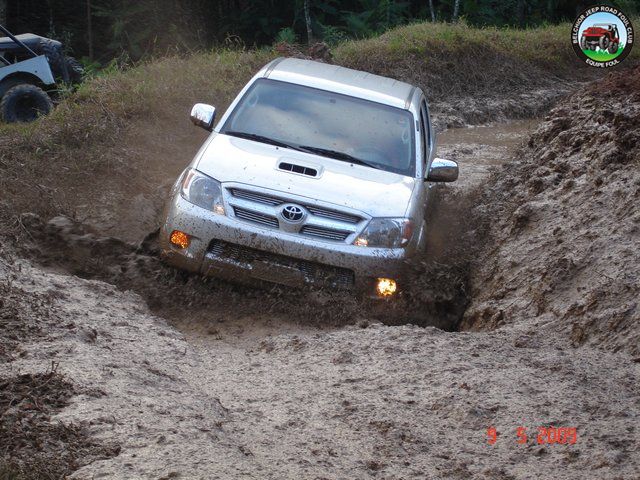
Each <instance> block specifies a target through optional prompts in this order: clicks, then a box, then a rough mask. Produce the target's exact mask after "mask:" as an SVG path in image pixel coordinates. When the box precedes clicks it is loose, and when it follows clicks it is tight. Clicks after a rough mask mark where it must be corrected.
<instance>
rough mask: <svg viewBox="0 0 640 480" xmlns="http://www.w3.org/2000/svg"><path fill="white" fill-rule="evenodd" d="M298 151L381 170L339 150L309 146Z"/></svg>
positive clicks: (302, 146)
mask: <svg viewBox="0 0 640 480" xmlns="http://www.w3.org/2000/svg"><path fill="white" fill-rule="evenodd" d="M298 149H299V150H302V151H304V152H311V153H319V154H321V155H326V156H327V157H331V158H335V159H336V160H344V161H346V162H351V163H355V164H356V165H364V166H365V167H371V168H375V169H378V170H380V167H379V166H377V165H375V164H373V163H369V162H365V161H364V160H360V159H359V158H356V157H354V156H352V155H349V154H348V153H344V152H338V151H337V150H330V149H328V148H320V147H311V146H309V145H299V146H298Z"/></svg>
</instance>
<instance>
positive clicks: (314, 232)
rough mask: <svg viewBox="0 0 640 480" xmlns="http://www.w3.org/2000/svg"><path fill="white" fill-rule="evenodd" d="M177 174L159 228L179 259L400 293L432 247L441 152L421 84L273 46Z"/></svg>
mask: <svg viewBox="0 0 640 480" xmlns="http://www.w3.org/2000/svg"><path fill="white" fill-rule="evenodd" d="M191 119H192V121H193V122H194V123H195V124H196V125H199V126H201V127H203V128H205V129H206V130H208V131H210V132H211V135H210V136H209V137H208V139H207V140H206V141H205V143H204V145H203V146H202V148H201V149H200V151H199V152H198V154H197V155H196V156H195V158H194V159H193V161H192V162H191V164H190V165H189V166H188V167H187V168H186V170H185V171H184V172H183V173H182V175H180V177H179V178H178V180H177V182H176V183H175V186H174V187H173V190H172V192H171V198H170V201H169V203H168V206H167V208H166V213H165V219H164V224H163V226H162V228H161V232H160V244H161V248H162V256H163V258H164V259H165V260H166V261H167V262H168V263H170V264H172V265H174V266H176V267H179V268H182V269H186V270H190V271H193V272H199V273H201V274H203V275H211V276H216V277H222V278H226V279H230V280H232V281H240V282H251V281H266V282H273V283H279V284H283V285H287V286H291V287H298V286H304V285H314V286H319V287H324V288H335V289H354V290H359V291H362V292H364V293H365V294H366V295H372V296H379V297H390V296H392V295H394V294H395V293H396V292H397V291H398V289H399V288H400V287H401V286H402V279H403V271H404V270H405V267H406V265H407V263H408V262H411V260H412V258H414V257H415V256H416V254H418V253H419V252H420V250H421V249H423V248H424V244H425V236H426V235H425V230H426V229H427V228H429V227H428V225H426V222H425V212H426V209H427V208H428V207H429V206H430V199H429V197H430V192H431V191H432V188H431V187H432V186H433V185H434V182H451V181H454V180H456V179H457V177H458V166H457V164H456V163H455V162H452V161H447V160H441V159H438V158H435V150H436V141H435V133H434V132H433V130H432V127H431V121H430V117H429V109H428V107H427V102H426V100H425V96H424V94H423V93H422V91H421V90H420V89H419V88H417V87H415V86H412V85H409V84H407V83H403V82H399V81H396V80H392V79H390V78H384V77H380V76H376V75H372V74H369V73H365V72H359V71H356V70H350V69H348V68H344V67H339V66H335V65H327V64H324V63H318V62H314V61H310V60H300V59H293V58H287V59H282V58H279V59H276V60H274V61H272V62H271V63H269V64H268V65H266V66H265V67H263V68H262V69H261V70H260V71H259V72H258V73H257V74H256V75H255V76H254V77H253V78H252V79H251V80H250V81H249V83H248V84H247V85H246V86H245V87H244V88H243V89H242V91H241V92H240V93H239V95H238V96H237V98H236V99H235V100H234V101H233V103H232V104H231V105H230V106H229V108H228V110H227V111H226V112H225V114H224V115H223V116H222V118H221V119H220V121H219V122H218V123H217V125H216V126H215V128H214V121H215V108H214V107H212V106H210V105H205V104H197V105H195V106H194V107H193V110H192V112H191Z"/></svg>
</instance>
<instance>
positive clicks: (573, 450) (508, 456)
mask: <svg viewBox="0 0 640 480" xmlns="http://www.w3.org/2000/svg"><path fill="white" fill-rule="evenodd" d="M563 115H564V116H563ZM557 116H558V117H559V118H566V116H567V115H566V114H563V113H560V114H557ZM550 121H553V119H552V120H550ZM563 121H566V120H563ZM534 127H535V124H533V123H529V122H519V123H516V124H511V125H509V126H504V125H497V126H491V127H478V128H475V129H471V130H457V131H449V132H447V133H445V134H444V135H443V138H442V139H441V143H442V149H441V153H440V154H441V155H442V156H443V157H445V158H447V157H450V158H453V159H456V160H458V161H460V163H461V174H462V178H463V179H464V178H465V174H466V173H468V175H467V179H466V180H463V181H462V182H461V184H460V185H459V186H456V187H453V188H449V189H448V190H447V194H446V195H445V200H446V198H453V199H457V200H460V199H465V198H467V197H469V195H467V193H468V192H471V191H473V189H474V188H476V187H482V186H483V185H486V184H487V182H488V179H487V176H488V173H489V172H488V168H487V167H488V166H491V165H495V166H497V165H498V164H499V163H502V162H503V161H508V160H509V159H511V158H512V157H513V155H514V149H515V148H516V147H517V145H518V144H519V143H521V141H522V140H523V139H525V138H528V136H529V133H530V131H531V130H532V129H533V128H534ZM554 128H555V127H554ZM549 131H550V129H549V127H548V126H547V127H544V126H543V129H542V130H541V131H540V133H537V134H536V136H537V137H535V138H538V139H544V138H545V137H544V135H545V132H547V133H548V132H549ZM492 136H493V137H494V140H493V141H492V140H491V137H492ZM495 138H497V140H495ZM578 151H579V150H578ZM585 154H587V153H585ZM481 158H482V159H483V160H484V163H480V162H478V160H479V159H481ZM551 160H552V161H553V157H552V158H551ZM156 161H158V162H160V160H156ZM159 165H160V163H159ZM171 168H174V167H171ZM178 169H179V168H178ZM503 178H504V177H503ZM170 180H173V175H171V178H170ZM160 183H161V182H160ZM489 183H490V184H491V185H495V183H494V182H489ZM514 185H517V183H515V184H511V188H514ZM492 188H493V187H492ZM630 191H631V190H630ZM510 192H511V190H509V189H507V190H505V191H504V194H505V195H506V196H508V195H509V193H510ZM485 195H488V193H487V194H485V193H484V192H483V189H482V188H481V189H480V192H475V193H473V195H471V200H473V201H476V202H477V203H478V204H479V206H480V207H481V210H482V208H484V209H487V208H490V207H491V206H493V205H494V204H491V203H489V201H488V200H487V197H486V196H485ZM447 196H449V197H447ZM466 201H467V202H468V203H466V204H464V202H462V203H463V207H462V209H458V210H455V211H453V213H452V212H450V211H449V212H448V211H444V212H443V213H442V215H441V217H440V220H441V221H442V222H444V223H446V222H445V220H446V219H447V218H449V219H450V220H452V219H456V218H458V217H461V216H464V213H465V209H468V210H467V213H478V214H480V213H481V212H480V211H478V210H474V209H472V206H471V205H470V203H469V199H468V198H467V200H466ZM549 201H552V200H549ZM149 203H150V204H151V205H154V202H153V201H150V202H149ZM453 203H456V202H453ZM471 203H473V202H471ZM456 204H457V203H456ZM500 205H503V204H498V206H500ZM496 211H497V212H498V211H499V210H496ZM148 214H149V215H153V213H148ZM94 218H98V217H94ZM23 220H25V225H26V227H27V228H30V231H31V234H32V235H33V236H34V239H35V240H36V246H35V247H34V248H35V250H34V251H31V252H27V253H24V252H23V253H24V254H23V255H19V256H23V257H24V256H28V257H30V258H37V259H39V261H38V264H36V263H34V262H28V261H26V260H23V259H19V258H16V257H15V255H11V254H7V252H5V254H4V255H2V261H1V262H0V270H1V271H2V273H3V275H4V277H5V278H7V279H10V280H8V281H7V282H6V285H7V286H6V288H7V289H11V291H16V289H17V290H18V291H22V292H27V293H28V294H29V295H31V296H34V297H33V298H47V299H48V300H46V302H44V307H42V308H41V309H39V310H38V309H34V306H33V305H34V304H33V302H23V303H21V301H20V300H16V301H15V302H14V304H11V308H12V312H14V313H13V314H12V317H11V318H18V319H27V318H31V317H32V316H33V315H36V316H37V324H38V325H39V326H40V328H41V330H42V332H41V333H40V334H39V335H33V336H31V335H29V334H28V330H27V331H23V330H20V329H19V328H17V327H16V328H14V327H11V325H13V324H11V323H8V324H6V325H8V327H7V329H8V330H9V329H11V331H12V332H13V333H14V334H15V335H14V340H13V342H14V343H13V344H7V348H6V351H5V352H4V354H3V355H5V356H7V358H8V362H6V363H3V368H4V366H8V368H9V369H10V371H12V372H42V371H43V370H44V369H45V368H46V367H47V366H48V365H49V364H50V362H51V360H55V361H56V362H58V364H59V367H58V368H59V372H61V373H63V374H64V375H66V376H67V378H69V379H71V380H72V381H73V383H74V385H75V388H76V389H79V390H80V391H82V389H86V391H87V392H88V393H85V394H80V395H77V396H75V397H72V398H71V399H70V402H71V403H70V405H69V406H68V407H66V408H65V409H63V410H62V411H61V412H60V413H59V414H57V415H56V416H55V417H54V422H61V423H63V424H70V422H74V423H81V424H84V425H86V426H87V428H88V429H89V432H90V434H91V435H92V438H93V439H95V440H96V441H100V442H104V443H105V444H113V443H116V444H117V445H118V447H119V454H118V455H116V456H111V457H109V458H103V459H100V460H97V461H94V462H92V463H90V464H88V465H84V466H82V467H81V468H80V469H79V470H77V471H76V472H75V474H74V476H73V478H153V479H159V478H221V479H233V478H273V479H280V478H292V479H293V478H296V479H297V478H318V479H324V478H326V479H337V478H387V479H400V478H459V479H466V478H486V479H494V478H504V479H512V478H539V477H540V476H541V475H543V474H546V475H549V472H554V473H553V474H554V475H555V476H558V477H562V478H576V479H577V478H586V477H589V475H593V476H594V477H597V478H623V479H627V478H628V479H633V478H637V477H638V475H640V466H639V460H638V458H637V454H636V452H637V451H638V448H639V446H640V432H639V431H638V429H637V425H638V424H639V420H640V412H639V411H638V405H639V400H640V392H639V390H638V378H639V376H640V363H639V362H638V361H637V360H638V359H637V358H636V359H635V360H634V358H635V357H632V356H630V355H629V353H628V352H626V351H620V352H618V353H612V352H611V351H603V350H602V349H596V348H593V347H592V346H590V345H588V344H586V345H583V346H581V347H579V348H576V345H572V342H571V339H570V337H569V335H567V333H566V332H565V329H563V328H555V327H553V324H551V326H550V325H549V320H550V319H549V318H548V317H544V316H543V317H538V316H536V315H535V312H529V311H525V314H524V315H520V314H517V312H515V311H510V310H508V309H506V308H505V309H504V310H506V311H507V313H506V314H503V315H504V316H503V317H502V318H503V321H501V322H499V323H498V324H495V323H494V324H492V323H491V322H488V321H487V322H485V323H486V325H484V328H485V331H478V332H473V333H471V332H444V331H442V330H439V329H436V328H433V327H426V328H424V327H418V326H413V325H399V326H393V325H384V324H382V323H380V322H379V321H377V320H375V319H372V318H371V317H369V316H368V315H367V314H366V312H363V311H362V309H360V305H358V304H355V305H354V304H353V303H349V301H348V299H345V298H332V297H331V296H327V295H322V294H313V295H311V296H309V297H305V302H304V304H302V305H301V304H300V302H299V301H298V302H296V297H295V296H293V297H291V296H287V295H286V294H283V293H278V292H272V293H266V292H261V291H255V290H251V289H246V288H243V287H234V286H229V285H226V284H221V283H220V282H216V281H202V280H199V279H194V278H191V277H185V276H182V275H181V274H179V273H175V272H173V271H171V270H170V269H166V268H164V267H162V266H161V265H159V264H158V263H157V259H156V258H155V256H154V255H153V252H152V251H149V250H148V249H146V248H143V249H141V250H138V251H136V248H135V247H132V246H131V245H129V244H127V243H124V242H122V241H119V240H115V239H107V238H104V237H102V236H101V235H103V234H104V231H107V232H109V233H114V232H115V230H117V228H118V226H117V225H116V224H113V225H112V226H111V227H107V228H105V230H100V227H101V225H100V222H101V220H100V219H99V218H98V219H97V220H96V221H95V224H94V227H96V228H98V232H97V233H93V234H91V233H88V232H87V231H86V230H85V228H84V227H83V226H82V225H77V224H74V223H73V222H70V221H68V220H65V219H57V220H55V221H54V222H53V223H49V224H47V223H44V224H43V223H42V222H41V221H39V220H38V219H34V218H29V217H25V218H24V219H23ZM147 220H148V219H146V220H145V221H144V222H139V225H143V227H140V230H141V231H140V232H139V234H138V233H136V234H135V235H133V234H132V232H134V231H135V228H136V222H133V221H127V222H125V224H126V225H127V229H126V230H127V232H129V234H132V236H131V237H128V238H125V239H126V240H139V239H141V238H142V236H143V235H144V234H145V233H146V232H147V231H148V228H147V225H148V222H147ZM450 223H459V222H454V221H450ZM465 225H467V224H464V223H463V224H462V227H460V228H461V229H462V231H460V230H457V229H456V228H457V227H456V228H450V229H447V230H446V232H447V234H445V235H442V236H441V237H440V238H436V239H434V241H435V242H436V244H438V245H441V246H442V245H443V246H447V245H446V244H447V242H450V241H451V240H452V238H455V234H456V233H463V234H469V232H466V230H465V229H466V227H465ZM478 228H479V227H478ZM487 228H488V227H487ZM132 229H134V230H132ZM472 233H473V232H472ZM489 234H490V235H496V232H495V231H494V230H492V229H490V231H489ZM39 235H40V236H39ZM471 237H472V238H473V235H471ZM47 238H48V240H47ZM51 240H53V242H52V241H51ZM60 240H62V241H60ZM54 245H57V250H56V248H54V247H53V246H54ZM462 245H463V247H466V246H468V245H470V243H468V239H466V240H465V241H464V242H462ZM501 245H502V247H501V248H504V249H508V248H509V246H508V244H506V243H501ZM474 253H477V254H478V255H480V252H479V251H474ZM499 258H502V257H499ZM479 260H480V261H483V260H484V259H483V258H479ZM477 261H478V260H476V262H477ZM454 266H455V267H456V268H459V269H463V268H473V269H475V270H474V271H476V270H477V264H476V263H474V262H473V261H471V260H469V261H468V262H467V261H466V260H465V262H463V263H460V264H457V265H454ZM503 268H505V267H503ZM69 273H73V274H76V275H80V276H81V277H84V278H78V277H77V276H71V275H69ZM448 273H450V272H449V270H447V269H445V270H444V271H441V272H440V274H442V277H438V280H439V281H443V282H445V281H450V280H448V279H447V277H446V275H445V274H448ZM454 273H455V274H457V272H454ZM481 273H482V272H481ZM607 274H608V275H609V274H610V273H607ZM483 275H484V273H483V274H482V275H481V274H479V275H478V277H477V278H476V280H475V282H477V281H484V282H486V283H487V284H488V283H489V282H490V280H487V278H489V279H490V276H489V277H486V276H483ZM487 275H490V273H489V274H487ZM454 277H455V275H454ZM478 279H479V280H478ZM114 285H115V286H114ZM450 285H457V287H459V286H460V285H458V284H457V283H456V281H455V279H454V280H453V281H452V283H451V284H450ZM116 286H117V287H116ZM462 286H463V287H464V285H462ZM470 287H473V288H474V289H478V288H479V286H478V283H474V284H473V285H470ZM7 291H8V290H7ZM485 293H486V291H485ZM429 295H431V294H430V293H429ZM16 298H22V297H19V296H18V297H16ZM25 298H26V297H25ZM29 298H31V297H29ZM505 299H507V300H509V296H508V295H505V296H504V297H503V298H495V297H491V296H488V297H481V298H480V300H481V302H479V304H477V305H476V304H474V305H473V310H472V313H473V312H480V313H478V316H479V317H480V318H484V317H482V315H481V313H482V312H487V311H488V312H489V313H490V318H493V317H491V315H494V314H495V313H496V310H495V309H494V310H491V309H490V308H489V306H492V305H499V304H500V302H501V301H504V300H505ZM413 300H416V299H415V298H414V299H413ZM417 300H420V299H419V298H418V299H417ZM509 301H511V300H509ZM47 302H48V303H47ZM41 303H42V301H40V303H39V304H41ZM417 304H418V305H426V304H425V303H419V302H418V303H417ZM414 305H415V303H414ZM507 306H509V307H510V308H513V305H511V304H509V303H507ZM516 306H517V305H516ZM427 313H428V315H427V316H429V315H432V314H433V313H434V312H433V311H431V312H427ZM436 313H437V310H436ZM423 314H424V312H423ZM505 319H506V320H509V319H513V321H506V320H505ZM387 320H388V323H393V321H392V320H393V319H387ZM467 322H468V323H467V325H466V327H467V328H469V326H470V325H471V324H472V321H471V320H470V319H469V318H467ZM24 324H28V322H27V321H26V320H23V321H22V323H20V325H24ZM3 326H4V325H3ZM475 326H476V327H477V328H476V329H478V330H481V327H482V325H480V322H476V323H475ZM497 326H500V328H499V329H497V330H493V331H488V330H489V329H491V328H494V327H497ZM20 328H22V327H20ZM42 335H44V340H43V337H42ZM16 345H18V346H16ZM550 425H552V426H555V427H575V428H577V430H578V440H577V442H576V444H575V445H547V444H538V442H537V434H538V427H546V426H550ZM489 426H495V427H496V428H497V430H498V434H499V436H498V441H497V443H496V444H495V445H493V446H491V445H488V444H487V436H486V430H487V428H488V427H489ZM518 427H525V428H526V429H527V441H526V442H525V443H524V444H522V445H521V444H518V443H517V440H518V437H517V436H516V429H517V428H518Z"/></svg>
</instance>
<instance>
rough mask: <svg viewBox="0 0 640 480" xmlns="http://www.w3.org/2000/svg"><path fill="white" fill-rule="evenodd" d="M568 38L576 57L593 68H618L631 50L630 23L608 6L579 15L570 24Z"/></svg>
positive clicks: (590, 9)
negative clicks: (616, 66)
mask: <svg viewBox="0 0 640 480" xmlns="http://www.w3.org/2000/svg"><path fill="white" fill-rule="evenodd" d="M571 36H572V43H573V48H574V50H575V52H576V54H577V55H578V57H579V58H581V59H582V60H584V61H585V63H587V64H588V65H591V66H593V67H612V66H615V65H618V64H619V63H620V62H621V61H622V60H623V59H624V58H625V57H626V56H627V55H628V54H629V52H630V51H631V47H632V46H633V26H632V25H631V21H630V20H629V18H628V17H627V16H626V15H625V14H624V13H622V12H621V11H620V10H619V9H617V8H615V7H612V6H610V5H599V6H595V7H591V8H588V9H587V10H585V11H584V12H582V14H581V15H579V16H578V18H577V19H576V21H575V22H574V24H573V29H572V34H571Z"/></svg>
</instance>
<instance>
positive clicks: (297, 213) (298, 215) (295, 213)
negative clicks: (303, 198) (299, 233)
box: [282, 205, 304, 223]
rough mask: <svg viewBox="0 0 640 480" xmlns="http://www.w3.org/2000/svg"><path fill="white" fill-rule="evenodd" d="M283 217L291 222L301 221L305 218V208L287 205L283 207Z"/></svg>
mask: <svg viewBox="0 0 640 480" xmlns="http://www.w3.org/2000/svg"><path fill="white" fill-rule="evenodd" d="M282 218H284V219H285V220H286V221H287V222H289V223H300V222H301V221H302V219H303V218H304V210H303V209H302V207H299V206H297V205H285V206H284V208H283V209H282Z"/></svg>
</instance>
